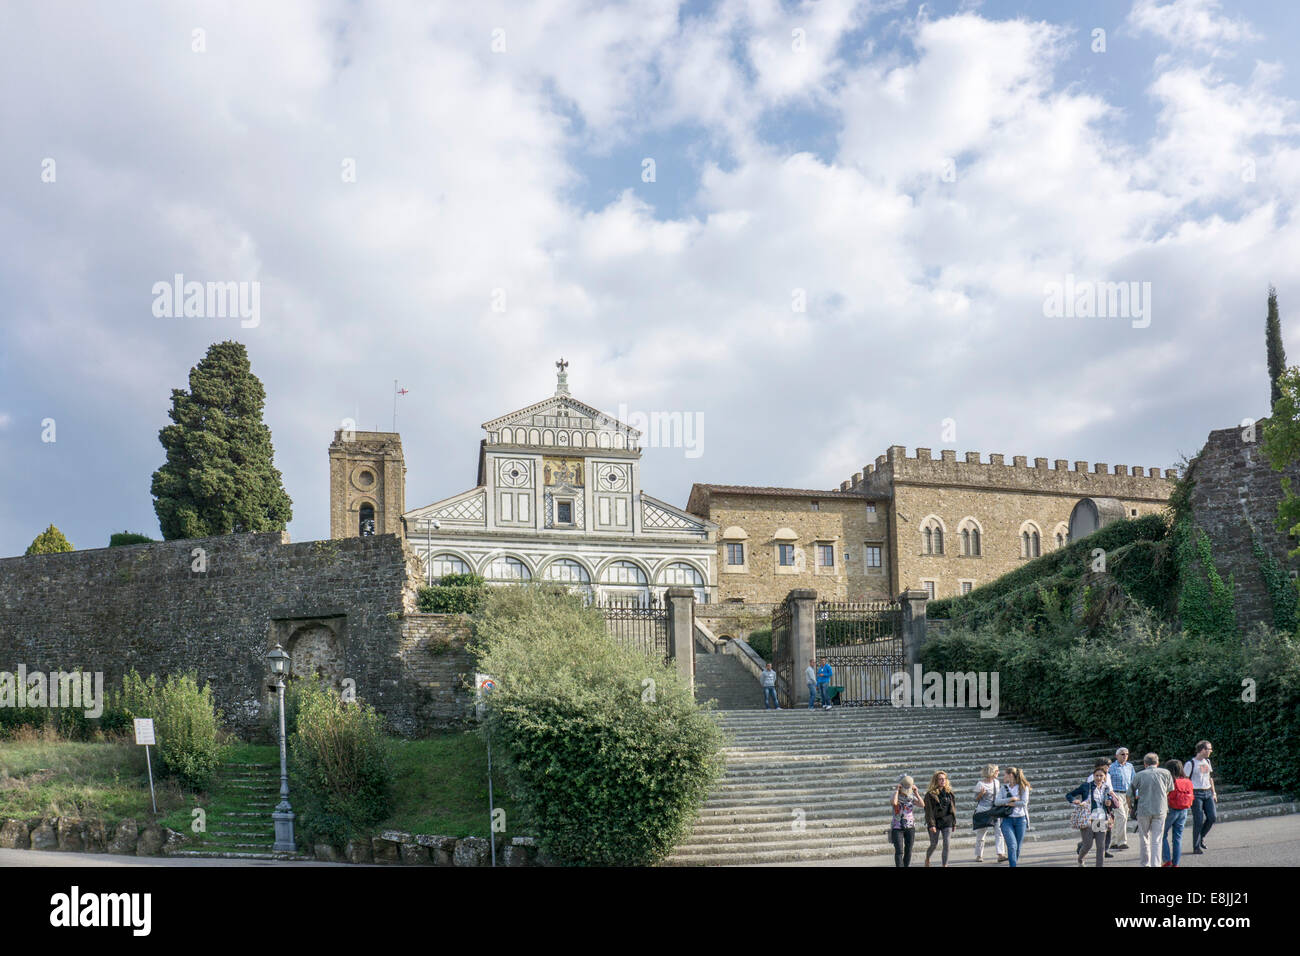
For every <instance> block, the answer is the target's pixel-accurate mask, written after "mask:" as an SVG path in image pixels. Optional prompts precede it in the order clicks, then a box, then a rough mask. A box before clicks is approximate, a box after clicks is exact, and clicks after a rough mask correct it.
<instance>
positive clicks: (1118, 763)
mask: <svg viewBox="0 0 1300 956" xmlns="http://www.w3.org/2000/svg"><path fill="white" fill-rule="evenodd" d="M1133 774H1134V767H1133V765H1132V764H1131V763H1129V762H1128V748H1127V747H1120V748H1119V749H1118V750H1116V751H1115V762H1114V763H1112V764H1111V765H1110V788H1111V789H1112V790H1114V791H1115V796H1117V797H1119V799H1118V800H1117V801H1115V829H1114V831H1113V832H1114V834H1115V839H1114V842H1113V844H1112V845H1111V846H1108V847H1107V848H1106V849H1107V850H1112V849H1114V850H1127V849H1128V811H1129V806H1130V804H1129V792H1128V791H1129V787H1131V786H1132V785H1133Z"/></svg>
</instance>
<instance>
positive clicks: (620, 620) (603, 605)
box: [599, 598, 668, 660]
mask: <svg viewBox="0 0 1300 956" xmlns="http://www.w3.org/2000/svg"><path fill="white" fill-rule="evenodd" d="M599 606H600V610H601V611H602V612H603V613H604V615H605V628H606V630H607V631H608V632H609V636H610V637H612V638H613V639H614V640H615V641H616V642H617V643H619V644H622V645H623V646H624V647H635V648H637V649H638V650H640V651H641V652H643V653H644V654H645V655H646V656H647V657H659V658H662V659H663V660H667V659H668V608H667V606H666V605H665V604H664V603H663V602H661V601H657V600H655V599H653V598H652V599H651V600H650V601H648V602H646V603H642V602H640V601H611V600H604V601H601V602H600V604H599Z"/></svg>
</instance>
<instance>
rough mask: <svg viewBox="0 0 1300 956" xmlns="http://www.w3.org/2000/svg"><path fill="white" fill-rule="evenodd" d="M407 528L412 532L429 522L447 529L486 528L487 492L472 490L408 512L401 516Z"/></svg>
mask: <svg viewBox="0 0 1300 956" xmlns="http://www.w3.org/2000/svg"><path fill="white" fill-rule="evenodd" d="M402 517H403V518H405V519H406V523H407V527H408V528H409V529H410V530H411V531H414V530H415V529H416V527H417V526H418V525H421V524H425V523H427V522H430V521H437V522H438V523H439V524H442V525H446V526H449V527H461V528H484V527H487V490H486V489H484V488H474V489H472V490H470V491H466V492H464V493H463V494H459V495H456V496H454V497H451V498H445V499H443V500H442V501H435V502H434V503H433V504H431V505H425V506H424V507H423V508H416V509H415V510H414V511H408V512H407V513H406V514H405V515H403V516H402Z"/></svg>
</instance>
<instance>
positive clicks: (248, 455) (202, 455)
mask: <svg viewBox="0 0 1300 956" xmlns="http://www.w3.org/2000/svg"><path fill="white" fill-rule="evenodd" d="M265 401H266V390H265V389H263V388H262V383H261V382H260V381H258V378H257V376H256V375H254V374H253V372H252V368H251V366H250V364H249V361H248V352H247V351H246V350H245V348H244V346H243V345H242V344H240V343H239V342H218V343H217V344H215V345H213V346H212V347H211V348H209V349H208V354H207V355H206V356H205V357H204V358H203V360H202V361H201V362H199V364H198V365H196V366H194V368H192V369H190V388H189V391H188V392H187V391H185V390H184V389H179V388H177V389H172V407H171V411H170V412H168V417H170V418H171V420H172V424H171V425H167V426H166V427H165V428H163V429H162V431H161V432H159V433H158V440H159V441H160V442H162V446H163V448H164V449H165V450H166V452H167V461H166V462H165V463H164V464H163V466H162V467H161V468H159V469H158V470H157V471H156V472H154V475H153V495H154V511H155V512H157V514H158V523H159V525H160V526H161V528H162V533H163V537H164V538H165V539H167V540H168V541H171V540H173V539H176V538H202V537H206V536H208V535H217V534H236V533H243V532H250V531H283V530H284V527H285V525H286V524H287V523H288V522H289V519H290V518H291V517H293V502H292V501H291V500H290V499H289V495H288V494H287V493H286V492H285V490H284V486H283V485H282V484H281V481H280V472H279V471H278V470H277V469H276V468H275V466H274V464H273V461H272V460H273V458H274V451H273V449H272V447H271V430H270V429H269V428H267V427H266V425H265V423H263V421H262V407H263V404H264V403H265Z"/></svg>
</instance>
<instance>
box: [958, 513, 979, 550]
mask: <svg viewBox="0 0 1300 956" xmlns="http://www.w3.org/2000/svg"><path fill="white" fill-rule="evenodd" d="M961 553H962V557H966V558H978V557H979V556H980V555H981V554H983V550H982V548H981V546H980V526H979V522H978V521H976V520H975V519H974V518H963V519H962V521H961Z"/></svg>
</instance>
